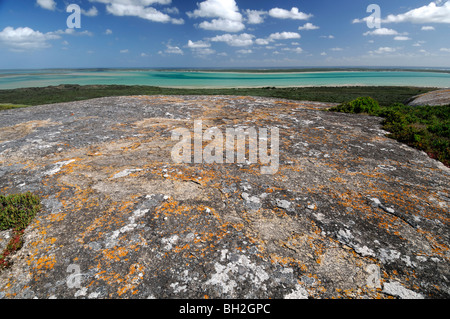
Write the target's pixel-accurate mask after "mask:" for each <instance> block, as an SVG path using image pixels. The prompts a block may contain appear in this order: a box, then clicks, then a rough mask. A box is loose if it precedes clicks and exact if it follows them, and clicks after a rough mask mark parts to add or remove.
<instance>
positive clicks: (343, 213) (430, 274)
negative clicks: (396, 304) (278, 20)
mask: <svg viewBox="0 0 450 319" xmlns="http://www.w3.org/2000/svg"><path fill="white" fill-rule="evenodd" d="M330 106H331V105H329V104H323V103H313V102H298V101H295V102H294V101H287V100H279V99H269V98H252V97H232V96H227V97H224V96H214V97H211V96H208V97H205V96H133V97H113V98H101V99H93V100H89V101H82V102H73V103H64V104H52V105H42V106H36V107H30V108H25V109H16V110H8V111H3V112H1V113H0V163H1V164H2V165H1V167H0V187H1V191H2V193H4V194H11V193H17V192H25V191H31V192H34V193H35V194H38V195H39V196H41V199H42V203H43V209H42V211H41V212H40V213H39V214H38V215H37V216H36V218H35V219H34V221H33V222H32V223H31V225H30V226H29V227H28V228H27V229H26V231H25V235H24V240H25V242H24V245H23V247H22V249H21V250H20V251H18V252H17V253H16V254H15V255H14V256H13V257H12V258H11V261H12V262H13V264H12V266H11V267H10V268H8V269H5V270H3V271H2V272H1V273H0V298H276V299H279V298H449V297H450V264H449V257H450V252H449V242H450V232H449V220H450V219H449V218H450V214H449V205H450V191H449V185H450V171H449V169H448V168H446V167H445V166H443V165H442V164H441V163H439V162H437V161H435V160H432V159H430V158H429V157H427V155H426V154H424V153H423V152H419V151H417V150H415V149H412V148H410V147H407V146H405V145H402V144H400V143H398V142H396V141H394V140H391V139H389V138H387V137H385V133H386V132H384V131H382V130H381V129H380V119H379V118H376V117H368V116H360V115H350V114H342V113H331V112H324V108H326V107H330ZM200 119H201V120H202V121H203V130H205V131H206V130H208V129H212V128H214V127H216V128H218V129H220V130H221V131H222V132H225V129H226V128H233V127H243V128H249V127H254V128H257V129H260V128H270V127H278V128H279V134H280V145H279V148H280V156H279V163H280V165H279V169H278V171H277V172H276V173H275V174H273V175H263V174H261V171H260V168H261V165H260V164H252V163H245V164H239V163H235V164H214V163H213V164H207V163H202V164H195V163H193V164H176V163H174V162H173V161H172V158H171V151H172V149H173V147H174V145H175V144H176V143H177V142H176V141H172V139H171V136H172V130H174V129H176V128H187V129H189V130H190V131H193V122H194V120H200Z"/></svg>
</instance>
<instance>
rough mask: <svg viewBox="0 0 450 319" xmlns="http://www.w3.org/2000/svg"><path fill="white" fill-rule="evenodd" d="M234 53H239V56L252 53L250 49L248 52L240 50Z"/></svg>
mask: <svg viewBox="0 0 450 319" xmlns="http://www.w3.org/2000/svg"><path fill="white" fill-rule="evenodd" d="M236 53H239V54H250V53H253V51H252V50H250V49H248V50H245V49H242V50H238V51H236Z"/></svg>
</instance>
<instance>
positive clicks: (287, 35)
mask: <svg viewBox="0 0 450 319" xmlns="http://www.w3.org/2000/svg"><path fill="white" fill-rule="evenodd" d="M300 38H301V36H300V34H298V33H297V32H281V33H280V32H276V33H272V34H271V35H270V36H269V41H273V40H287V39H300Z"/></svg>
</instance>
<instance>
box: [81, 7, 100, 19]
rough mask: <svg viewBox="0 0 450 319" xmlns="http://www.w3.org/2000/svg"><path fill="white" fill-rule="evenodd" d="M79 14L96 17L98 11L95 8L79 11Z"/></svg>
mask: <svg viewBox="0 0 450 319" xmlns="http://www.w3.org/2000/svg"><path fill="white" fill-rule="evenodd" d="M81 13H82V14H84V15H85V16H87V17H96V16H97V15H98V10H97V8H96V7H92V8H90V9H89V11H86V10H84V9H81Z"/></svg>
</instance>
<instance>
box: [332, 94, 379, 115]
mask: <svg viewBox="0 0 450 319" xmlns="http://www.w3.org/2000/svg"><path fill="white" fill-rule="evenodd" d="M330 111H335V112H344V113H367V114H371V115H375V114H377V112H379V111H380V105H379V104H378V102H377V101H376V100H374V99H372V98H371V97H360V98H357V99H356V100H353V101H350V102H346V103H343V104H341V105H338V106H336V107H333V108H331V109H330Z"/></svg>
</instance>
